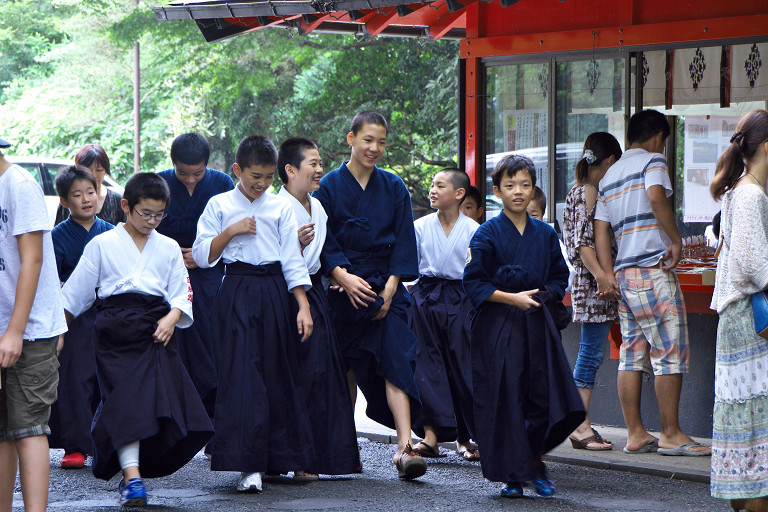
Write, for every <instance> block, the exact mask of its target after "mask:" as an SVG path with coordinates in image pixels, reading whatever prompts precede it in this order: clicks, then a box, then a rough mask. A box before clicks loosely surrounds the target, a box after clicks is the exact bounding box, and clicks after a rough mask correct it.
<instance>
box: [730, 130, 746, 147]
mask: <svg viewBox="0 0 768 512" xmlns="http://www.w3.org/2000/svg"><path fill="white" fill-rule="evenodd" d="M742 139H744V133H742V132H736V133H734V134H733V135H731V144H733V143H734V142H735V143H737V144H739V145H741V141H742Z"/></svg>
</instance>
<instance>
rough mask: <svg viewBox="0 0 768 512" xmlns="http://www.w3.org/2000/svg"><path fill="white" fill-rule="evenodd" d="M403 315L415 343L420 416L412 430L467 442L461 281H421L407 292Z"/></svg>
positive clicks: (467, 363) (465, 304)
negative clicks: (432, 431)
mask: <svg viewBox="0 0 768 512" xmlns="http://www.w3.org/2000/svg"><path fill="white" fill-rule="evenodd" d="M411 299H412V301H413V303H412V304H411V308H410V310H409V311H408V313H409V315H408V318H409V321H410V325H411V328H412V329H413V332H414V333H415V334H416V338H417V339H418V340H419V343H418V348H417V350H416V384H417V385H418V388H419V395H420V396H421V404H422V411H421V414H420V415H419V417H417V418H414V421H413V423H414V425H413V429H414V432H416V434H417V435H419V436H421V437H424V426H425V425H429V426H432V427H434V429H435V434H436V435H437V440H438V441H440V442H445V441H456V440H458V441H459V442H466V441H469V440H470V438H472V437H473V433H474V425H473V422H472V418H473V412H472V366H471V360H470V359H471V355H470V348H469V347H470V345H469V335H470V331H469V319H470V313H471V310H472V306H471V305H470V303H469V300H468V299H467V296H466V294H465V293H464V288H463V287H462V284H461V281H459V280H450V279H442V278H435V277H426V276H422V277H421V278H419V281H418V282H417V283H416V284H415V285H413V286H412V287H411Z"/></svg>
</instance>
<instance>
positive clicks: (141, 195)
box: [62, 172, 212, 506]
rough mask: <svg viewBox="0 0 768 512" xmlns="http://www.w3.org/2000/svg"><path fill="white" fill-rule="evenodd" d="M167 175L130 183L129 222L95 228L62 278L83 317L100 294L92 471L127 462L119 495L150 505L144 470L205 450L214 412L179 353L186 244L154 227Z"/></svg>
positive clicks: (188, 317)
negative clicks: (177, 333) (210, 411)
mask: <svg viewBox="0 0 768 512" xmlns="http://www.w3.org/2000/svg"><path fill="white" fill-rule="evenodd" d="M169 197H170V195H169V192H168V185H166V183H165V181H164V180H163V179H162V178H161V177H160V176H158V175H157V174H154V173H147V172H144V173H138V174H135V175H134V176H133V177H132V178H131V179H129V180H128V183H126V185H125V193H124V194H123V199H122V201H121V206H122V208H123V211H124V212H125V214H126V221H125V223H124V224H118V226H117V227H116V228H115V229H113V230H111V231H107V232H106V233H102V234H101V235H99V236H97V237H96V238H94V239H93V240H92V241H91V242H90V243H89V244H88V245H86V246H85V250H84V251H83V256H82V257H81V258H80V262H79V263H78V264H77V267H75V270H74V272H72V275H71V276H70V278H69V280H68V281H67V282H66V283H65V284H64V288H63V289H62V293H63V296H64V308H65V310H66V311H67V312H68V315H70V316H72V317H77V316H79V315H80V314H82V313H83V312H85V311H87V310H88V308H90V307H91V305H92V304H93V303H94V301H95V300H96V298H97V297H98V298H99V299H100V301H99V303H98V305H97V311H98V313H97V316H96V321H95V323H94V325H93V345H94V348H95V350H96V363H97V366H96V371H97V374H98V376H99V385H100V390H101V403H100V404H99V407H98V409H97V410H96V414H95V415H94V419H93V426H92V428H91V435H92V436H93V447H94V454H93V464H92V470H93V474H94V476H96V477H97V478H102V479H104V480H109V479H110V478H112V477H113V476H114V475H115V473H117V472H118V471H119V470H120V469H122V473H123V479H122V481H121V482H120V486H119V491H120V503H121V504H122V505H126V506H144V505H146V503H147V493H146V488H145V487H144V482H143V480H142V476H143V477H149V478H154V477H160V476H165V475H169V474H171V473H173V472H174V471H176V470H178V469H179V468H181V467H182V466H184V464H186V463H187V462H189V460H190V459H191V458H192V457H194V455H195V454H196V453H197V452H198V451H200V449H201V448H202V447H203V446H204V445H205V443H206V442H207V441H208V439H210V437H211V434H212V426H211V422H210V420H209V419H208V415H207V414H206V412H205V408H204V407H203V404H202V402H201V401H200V398H199V397H198V396H197V393H196V392H195V388H194V386H193V384H192V381H191V380H190V378H189V375H188V374H187V372H186V370H185V369H184V366H183V365H182V364H181V359H179V352H178V347H177V346H176V341H175V338H174V337H173V331H174V330H175V328H176V327H177V326H178V327H179V328H185V327H189V326H190V325H191V324H192V291H191V288H190V287H189V278H188V277H187V269H186V268H184V260H183V258H182V256H181V251H180V250H179V246H178V244H176V242H174V241H173V240H171V239H170V238H168V237H166V236H163V235H161V234H159V233H157V232H156V231H155V228H156V227H157V225H158V224H159V223H160V222H161V221H162V219H163V217H164V216H165V209H166V208H167V207H168V200H169Z"/></svg>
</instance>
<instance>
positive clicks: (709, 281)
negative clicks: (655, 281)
mask: <svg viewBox="0 0 768 512" xmlns="http://www.w3.org/2000/svg"><path fill="white" fill-rule="evenodd" d="M675 273H676V274H677V279H678V280H679V281H680V289H681V290H682V291H683V298H684V299H685V310H686V312H687V313H688V314H690V313H699V314H704V315H714V314H717V313H716V312H715V311H714V310H712V309H710V308H709V304H710V302H711V301H712V293H713V292H714V290H715V285H714V283H715V263H714V260H713V259H711V258H705V259H704V260H703V261H697V262H695V263H689V262H683V263H681V264H680V265H679V266H678V268H677V269H676V270H675ZM563 304H565V305H566V306H571V294H570V293H566V294H565V297H564V298H563ZM609 339H610V340H611V358H612V359H618V358H619V347H620V346H621V328H620V327H619V324H618V322H616V323H614V324H613V325H612V326H611V333H610V335H609Z"/></svg>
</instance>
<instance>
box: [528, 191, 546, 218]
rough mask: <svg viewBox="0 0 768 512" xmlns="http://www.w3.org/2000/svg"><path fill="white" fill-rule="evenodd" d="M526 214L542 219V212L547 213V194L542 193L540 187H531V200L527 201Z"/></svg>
mask: <svg viewBox="0 0 768 512" xmlns="http://www.w3.org/2000/svg"><path fill="white" fill-rule="evenodd" d="M527 211H528V215H530V216H531V217H533V218H534V219H538V220H540V221H544V214H545V213H547V196H545V195H544V191H543V190H541V187H539V186H536V187H533V197H532V198H531V202H530V203H528V208H527Z"/></svg>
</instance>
